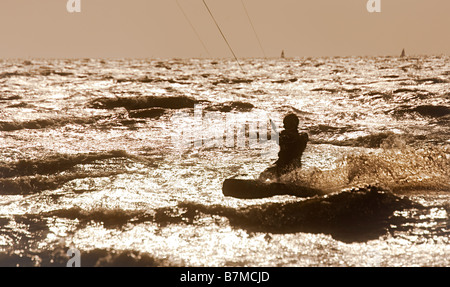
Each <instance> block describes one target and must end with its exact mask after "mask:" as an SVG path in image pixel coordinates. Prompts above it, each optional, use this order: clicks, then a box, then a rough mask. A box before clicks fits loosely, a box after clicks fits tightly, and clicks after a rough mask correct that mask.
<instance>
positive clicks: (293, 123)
mask: <svg viewBox="0 0 450 287" xmlns="http://www.w3.org/2000/svg"><path fill="white" fill-rule="evenodd" d="M283 125H284V130H283V131H282V132H280V136H279V145H280V151H279V152H278V160H277V161H276V162H275V163H274V166H272V167H269V168H268V169H266V170H265V171H264V172H263V173H262V174H261V176H260V179H261V180H267V179H270V178H271V177H273V176H275V177H276V179H277V180H279V178H280V176H281V175H283V174H285V173H287V172H289V171H291V170H293V169H295V168H298V167H301V157H302V155H303V152H304V151H305V149H306V144H307V143H308V141H309V137H308V134H307V133H300V134H299V132H298V125H299V119H298V117H297V116H296V115H295V114H288V115H287V116H285V117H284V119H283Z"/></svg>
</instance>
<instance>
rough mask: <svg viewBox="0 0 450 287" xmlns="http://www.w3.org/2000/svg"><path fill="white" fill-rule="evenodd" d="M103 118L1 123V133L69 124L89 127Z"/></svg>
mask: <svg viewBox="0 0 450 287" xmlns="http://www.w3.org/2000/svg"><path fill="white" fill-rule="evenodd" d="M100 118H101V117H92V118H76V117H68V118H53V119H51V118H50V119H36V120H31V121H14V122H6V121H0V131H17V130H23V129H45V128H50V127H59V126H64V125H68V124H78V125H87V124H93V123H95V122H96V121H98V120H99V119H100Z"/></svg>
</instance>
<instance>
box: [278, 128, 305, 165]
mask: <svg viewBox="0 0 450 287" xmlns="http://www.w3.org/2000/svg"><path fill="white" fill-rule="evenodd" d="M308 140H309V137H308V134H307V133H301V134H299V133H298V131H297V129H290V130H284V131H282V132H281V133H280V151H279V152H278V160H277V161H276V162H275V165H276V167H277V170H278V173H279V174H282V173H284V172H286V171H288V170H289V169H291V168H295V167H300V166H301V157H302V155H303V152H304V151H305V149H306V144H307V143H308Z"/></svg>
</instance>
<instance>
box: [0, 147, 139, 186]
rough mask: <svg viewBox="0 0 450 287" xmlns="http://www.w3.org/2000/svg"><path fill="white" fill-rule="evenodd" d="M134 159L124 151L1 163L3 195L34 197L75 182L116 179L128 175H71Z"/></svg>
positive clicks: (106, 173) (119, 170)
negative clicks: (80, 167) (100, 164)
mask: <svg viewBox="0 0 450 287" xmlns="http://www.w3.org/2000/svg"><path fill="white" fill-rule="evenodd" d="M130 157H131V156H130V155H128V154H127V153H126V152H124V151H111V152H105V153H91V154H77V155H64V154H58V155H51V156H48V157H44V158H40V159H29V160H20V161H17V162H10V163H0V194H2V195H18V194H20V195H26V194H33V193H37V192H41V191H44V190H53V189H56V188H58V187H60V186H61V185H63V184H65V183H66V182H68V181H71V180H74V179H79V178H86V177H99V176H110V175H114V174H117V173H121V172H124V171H123V170H122V169H121V168H118V169H117V170H104V169H102V170H98V171H95V172H92V171H78V170H73V171H72V172H67V171H69V170H71V169H73V168H74V167H75V166H77V165H80V164H90V163H93V162H96V161H101V160H106V159H112V158H130ZM64 172H65V173H64Z"/></svg>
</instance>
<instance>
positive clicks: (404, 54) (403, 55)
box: [400, 49, 406, 58]
mask: <svg viewBox="0 0 450 287" xmlns="http://www.w3.org/2000/svg"><path fill="white" fill-rule="evenodd" d="M404 57H406V53H405V49H403V50H402V54H401V55H400V58H404Z"/></svg>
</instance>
